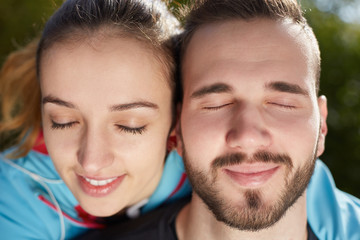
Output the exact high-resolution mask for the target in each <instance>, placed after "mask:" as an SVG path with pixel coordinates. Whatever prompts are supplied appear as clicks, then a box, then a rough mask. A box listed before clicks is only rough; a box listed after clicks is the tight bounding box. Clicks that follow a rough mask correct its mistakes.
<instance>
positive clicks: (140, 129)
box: [116, 124, 146, 135]
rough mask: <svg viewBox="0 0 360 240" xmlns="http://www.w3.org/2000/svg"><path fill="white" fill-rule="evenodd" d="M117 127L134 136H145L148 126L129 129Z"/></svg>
mask: <svg viewBox="0 0 360 240" xmlns="http://www.w3.org/2000/svg"><path fill="white" fill-rule="evenodd" d="M116 127H117V128H118V129H119V130H120V131H122V132H125V133H132V134H133V135H136V134H143V133H144V131H146V125H144V126H141V127H128V126H124V125H118V124H117V125H116Z"/></svg>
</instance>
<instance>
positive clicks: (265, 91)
mask: <svg viewBox="0 0 360 240" xmlns="http://www.w3.org/2000/svg"><path fill="white" fill-rule="evenodd" d="M180 63H181V64H180V70H181V86H182V100H181V116H180V119H179V123H178V131H177V134H178V137H179V142H178V153H179V154H180V155H182V157H183V159H184V163H185V168H186V171H187V173H188V177H189V180H190V182H191V184H192V186H193V189H194V193H193V196H192V199H191V200H190V202H187V201H188V200H187V201H186V200H185V201H183V202H178V203H176V204H175V205H170V206H168V207H166V208H164V209H161V210H160V211H158V212H154V213H152V214H150V215H147V216H144V217H143V218H140V219H138V220H137V221H135V222H131V223H128V224H125V225H122V226H121V228H118V229H117V231H118V232H122V233H121V234H120V235H121V237H120V239H144V238H146V239H180V240H182V239H186V240H191V239H207V240H208V239H209V240H211V239H354V240H355V239H360V202H359V200H358V199H355V198H353V197H351V196H348V195H346V194H345V193H343V192H340V191H338V190H336V189H335V190H334V186H333V185H332V184H333V183H332V182H331V178H328V177H324V179H326V180H328V182H331V183H330V184H329V183H324V184H323V186H324V190H322V189H321V190H320V191H321V192H320V191H319V192H313V193H312V195H313V196H317V198H316V197H313V199H315V200H316V199H324V202H322V201H320V203H319V205H316V204H315V205H316V206H318V208H319V209H321V208H322V209H321V210H320V212H325V211H326V209H329V210H328V211H329V212H331V213H329V217H328V218H325V217H324V215H321V216H318V218H317V219H316V221H315V220H314V221H310V220H311V219H312V218H316V214H317V212H316V209H315V210H314V209H312V210H313V211H310V213H309V215H307V211H306V208H307V203H306V187H307V186H308V183H309V181H310V178H311V176H312V173H313V171H314V167H315V164H317V165H322V163H321V162H320V161H318V162H317V161H316V158H317V157H319V156H320V155H321V154H322V153H323V151H324V143H325V136H326V134H327V125H326V117H327V106H326V98H325V97H324V96H318V91H319V77H320V52H319V47H318V43H317V41H316V38H315V36H314V33H313V31H312V29H311V28H310V27H309V26H308V24H307V22H306V20H305V18H304V17H303V16H302V12H301V9H300V6H298V4H297V2H296V1H291V0H282V1H281V0H256V1H255V0H253V1H248V0H207V1H201V3H199V4H196V5H195V6H194V8H193V10H192V11H191V12H190V14H189V15H188V18H187V23H186V25H185V32H184V33H183V36H182V41H181V50H180ZM329 179H330V180H329ZM322 204H323V205H322ZM340 204H341V206H340ZM313 205H314V203H313ZM324 209H325V210H324ZM322 214H323V213H322ZM314 215H315V217H314ZM319 219H320V220H319ZM308 222H310V223H311V224H308ZM129 229H130V230H129ZM124 231H128V233H124ZM110 232H111V234H114V232H112V231H110ZM107 236H114V235H107Z"/></svg>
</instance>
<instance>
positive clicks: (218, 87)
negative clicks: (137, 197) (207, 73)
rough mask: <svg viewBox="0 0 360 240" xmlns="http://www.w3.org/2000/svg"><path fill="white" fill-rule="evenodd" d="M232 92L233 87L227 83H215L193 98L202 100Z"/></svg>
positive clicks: (205, 87) (195, 93)
mask: <svg viewBox="0 0 360 240" xmlns="http://www.w3.org/2000/svg"><path fill="white" fill-rule="evenodd" d="M231 91H232V87H230V86H229V85H227V84H225V83H215V84H212V85H208V86H204V87H202V88H200V89H199V90H196V91H195V92H193V93H192V94H191V98H201V97H204V96H206V95H208V94H212V93H228V92H231Z"/></svg>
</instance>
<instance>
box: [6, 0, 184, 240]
mask: <svg viewBox="0 0 360 240" xmlns="http://www.w3.org/2000/svg"><path fill="white" fill-rule="evenodd" d="M176 33H178V22H177V21H176V19H175V18H174V17H173V16H172V15H171V14H170V13H169V11H168V9H167V8H166V6H165V4H162V3H161V2H156V1H155V2H151V1H138V0H132V1H121V0H119V1H115V0H114V1H102V0H99V1H97V0H92V1H88V0H68V1H66V2H65V3H64V4H63V5H62V6H61V7H60V8H59V10H58V11H57V12H56V13H55V14H54V15H53V16H52V17H51V18H50V19H49V21H48V22H47V23H46V26H45V29H44V31H43V34H42V36H41V39H40V43H39V46H38V49H37V58H36V70H37V76H38V80H39V82H38V83H39V84H40V89H41V94H40V96H38V95H37V94H35V95H33V93H29V94H31V95H30V96H26V95H25V96H23V95H22V92H25V91H26V90H30V89H29V88H26V89H22V90H21V89H20V90H19V89H18V88H16V87H15V88H13V91H15V90H16V91H17V92H19V94H18V96H20V97H24V98H25V99H21V100H22V101H23V103H24V105H23V106H21V105H20V106H16V104H15V103H16V102H17V101H13V104H11V101H9V102H8V101H7V100H6V96H16V95H13V94H10V93H9V92H8V91H6V92H5V90H4V92H2V96H3V100H2V102H3V103H4V104H3V105H4V106H5V104H8V105H10V107H3V108H2V111H4V112H5V114H3V116H4V121H3V122H4V124H2V130H1V131H2V133H3V134H6V133H8V132H9V131H8V130H9V129H11V127H13V129H18V127H19V126H21V130H22V131H21V133H20V135H19V137H18V139H19V140H20V141H21V142H20V141H18V145H17V146H14V148H12V149H10V150H7V151H5V152H4V154H2V156H1V158H2V161H1V166H0V167H1V172H2V174H1V180H0V187H1V189H2V191H4V192H7V197H6V198H5V197H4V198H1V200H0V206H1V211H0V212H1V213H0V214H1V216H0V218H1V223H2V224H1V226H0V229H1V232H2V234H5V235H3V236H4V237H5V239H18V238H41V239H42V238H44V239H57V238H61V239H64V238H72V237H74V236H76V235H78V234H80V233H82V232H83V231H84V230H86V229H87V228H98V227H102V226H103V223H106V222H107V219H108V218H107V217H109V216H112V215H115V214H116V215H121V214H118V213H119V212H120V213H121V211H122V210H123V209H127V213H128V215H129V216H134V215H137V214H138V209H139V208H140V207H141V206H144V205H145V206H144V207H142V209H144V211H145V210H146V209H151V208H153V207H155V206H156V205H158V204H160V203H161V202H163V201H165V200H167V198H168V197H170V198H176V197H178V196H182V195H183V194H184V193H188V192H189V185H186V183H185V184H184V177H183V176H184V175H183V168H182V165H181V161H180V162H178V160H179V158H178V157H177V155H176V154H175V153H171V154H168V155H167V149H166V146H167V140H168V137H169V134H170V131H171V129H172V126H173V123H174V106H173V101H172V100H173V98H174V96H173V95H174V94H173V93H174V88H175V83H174V81H173V75H174V74H173V72H174V69H175V67H174V61H173V57H172V51H171V46H170V44H169V43H170V42H169V41H168V40H169V39H170V37H171V36H173V35H174V34H176ZM30 49H31V47H30ZM29 59H30V62H31V63H33V61H32V59H31V54H29ZM30 65H31V64H30ZM30 65H29V66H30ZM29 69H31V67H29ZM7 71H9V69H7V68H6V66H4V70H3V74H2V75H3V76H4V75H6V74H5V73H4V72H7ZM10 72H11V71H10ZM29 75H31V73H29ZM1 82H5V80H3V79H2V81H1ZM27 82H28V83H29V84H30V82H31V84H30V85H33V87H34V89H38V87H36V85H35V84H36V83H37V82H36V81H32V80H31V79H29V80H28V81H27ZM5 85H6V84H5ZM9 85H11V84H7V86H9ZM22 85H24V84H22ZM28 99H29V100H31V101H32V102H30V101H28ZM12 106H15V108H11V107H12ZM38 106H41V116H42V121H41V128H42V132H43V135H44V140H45V143H46V149H40V148H39V147H40V146H41V145H39V144H38V143H39V141H41V132H40V131H39V129H40V114H39V113H40V111H39V110H40V109H39V107H38ZM14 109H15V110H17V112H15V116H14V112H13V110H14ZM27 110H28V112H27V113H26V114H25V115H22V114H24V113H25V112H26V111H27ZM30 116H31V117H30ZM27 119H32V120H30V122H29V124H28V125H25V126H23V125H22V124H23V123H24V122H26V121H27ZM16 120H18V121H16ZM16 123H19V124H18V125H16ZM11 124H12V125H11ZM14 126H15V128H14ZM39 134H40V135H39ZM39 136H40V137H39ZM34 138H38V140H37V141H35V142H36V143H35V144H33V142H34ZM34 145H35V146H37V148H36V149H35V150H30V149H32V148H33V146H34ZM46 150H47V151H48V153H49V156H50V157H51V159H50V158H49V157H48V156H47V155H44V153H46V152H45V151H46ZM9 154H10V155H12V156H15V157H17V159H15V160H9V159H7V158H6V157H5V155H9ZM19 156H20V157H19ZM166 157H167V160H166V165H165V169H168V170H166V171H167V172H168V173H174V174H175V175H173V174H170V175H169V174H168V176H170V177H171V180H172V181H173V182H172V183H169V182H166V181H167V180H166V179H163V180H162V181H163V182H164V181H165V182H164V183H165V185H162V184H161V183H160V185H159V186H158V184H159V181H160V179H161V176H162V172H163V169H164V162H165V158H166ZM179 163H180V165H179V166H178V164H179ZM171 169H175V171H176V172H173V171H172V170H171ZM176 174H177V176H176ZM60 178H61V179H62V180H63V181H62V180H61V179H60ZM163 178H164V177H163ZM179 180H181V181H180V183H181V184H180V185H178V181H179ZM63 183H65V184H66V186H65V185H64V184H63ZM164 186H165V191H164V189H163V188H164ZM178 190H181V191H178ZM154 191H155V193H154V194H153V195H152V193H153V192H154ZM151 195H152V197H151ZM74 197H75V198H74ZM78 203H79V204H80V206H81V207H80V206H79V205H78ZM19 206H21V209H19ZM53 209H54V210H55V211H54V210H53ZM93 216H97V218H95V217H93ZM99 217H101V218H99ZM59 226H60V227H59Z"/></svg>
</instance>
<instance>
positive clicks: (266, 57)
mask: <svg viewBox="0 0 360 240" xmlns="http://www.w3.org/2000/svg"><path fill="white" fill-rule="evenodd" d="M305 38H306V37H305V36H304V34H301V27H300V26H298V25H296V24H294V23H291V22H289V21H282V22H280V21H274V20H271V19H254V20H251V21H243V20H232V21H226V22H220V23H212V24H207V25H204V26H201V27H200V28H199V29H197V31H196V32H195V33H194V35H193V37H192V39H190V42H189V45H188V48H187V49H186V52H185V55H184V58H183V65H182V72H183V75H182V76H183V86H184V91H185V92H186V91H187V90H188V88H189V87H190V88H191V89H192V90H194V88H197V87H199V84H200V85H202V84H204V83H200V82H201V81H202V79H206V81H208V80H209V79H212V80H214V81H218V80H219V79H214V78H213V76H214V75H213V74H216V75H217V76H216V77H220V78H222V77H224V78H225V77H226V75H232V76H230V77H233V76H234V74H235V75H236V74H242V73H243V72H242V70H243V69H246V70H247V69H249V68H251V67H253V68H254V71H256V68H257V67H258V66H259V64H258V63H261V62H263V63H264V64H267V63H268V62H284V64H283V65H280V64H278V65H273V66H274V69H277V70H279V69H280V70H279V72H282V71H281V68H283V67H286V68H287V70H290V69H293V70H294V71H296V72H299V74H303V73H304V72H307V71H308V69H309V68H308V66H309V65H308V64H307V63H309V59H310V58H311V57H310V56H311V47H310V46H309V45H310V43H309V41H306V40H305ZM299 59H301V61H299ZM291 63H297V64H291ZM300 65H301V66H300ZM214 69H216V70H214ZM213 70H214V71H213ZM228 70H229V71H228ZM270 70H271V69H270ZM301 71H303V72H301ZM287 72H289V71H283V74H284V75H280V76H279V77H280V78H278V79H273V80H275V81H278V80H283V79H286V77H287V76H286V73H287ZM259 74H260V73H259ZM209 75H212V76H210V78H208V76H209ZM260 77H261V76H260ZM187 79H191V82H187ZM220 80H221V79H220ZM207 83H208V82H207ZM207 83H206V84H207Z"/></svg>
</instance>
